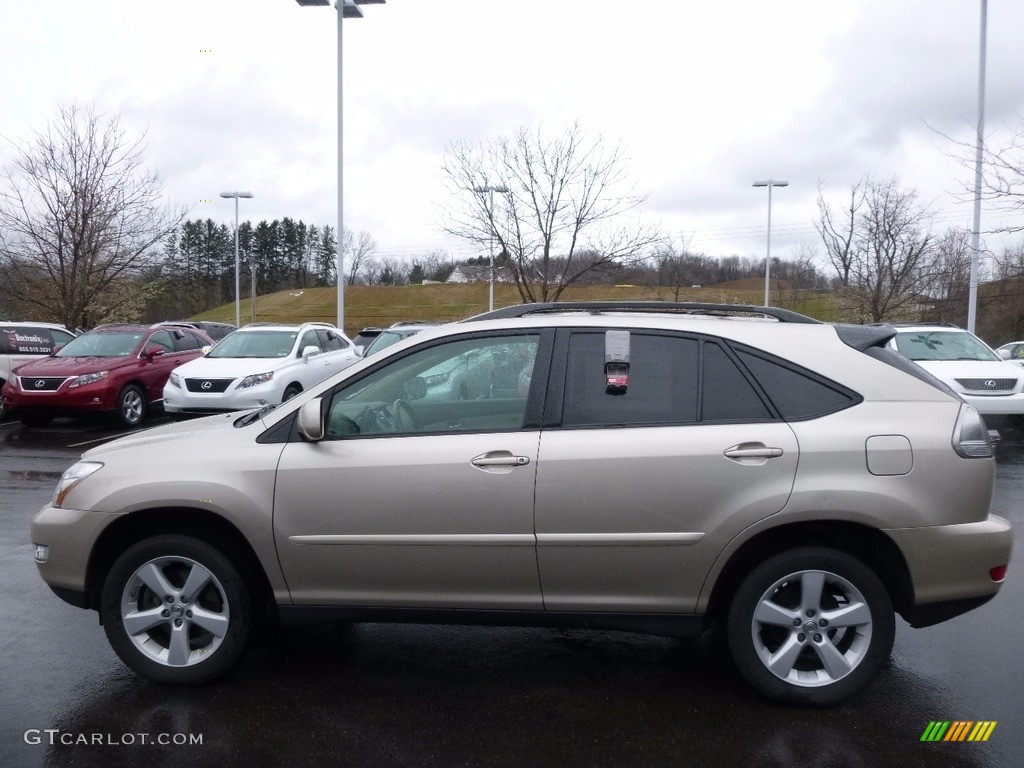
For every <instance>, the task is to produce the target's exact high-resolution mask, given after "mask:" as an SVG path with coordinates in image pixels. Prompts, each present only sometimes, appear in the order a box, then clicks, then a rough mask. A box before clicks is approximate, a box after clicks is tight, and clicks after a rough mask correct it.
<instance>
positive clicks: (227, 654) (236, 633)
mask: <svg viewBox="0 0 1024 768" xmlns="http://www.w3.org/2000/svg"><path fill="white" fill-rule="evenodd" d="M161 593H164V594H161ZM252 595H253V593H252V589H251V587H250V586H249V585H248V584H246V582H245V580H244V579H243V575H242V571H240V570H239V568H238V567H237V566H236V565H235V564H234V562H233V561H232V560H231V559H230V558H229V557H228V556H227V555H225V554H224V553H223V552H222V551H221V550H219V549H217V548H216V547H213V546H211V545H209V544H207V543H205V542H202V541H199V540H198V539H194V538H192V537H190V536H182V535H172V534H168V535H163V536H155V537H153V538H150V539H145V540H143V541H140V542H138V543H137V544H135V545H133V546H131V547H129V548H128V549H127V550H126V551H125V552H124V554H122V555H121V556H120V557H119V558H118V559H117V561H116V562H115V563H114V565H113V567H112V568H111V569H110V572H109V573H108V574H107V578H106V580H105V581H104V584H103V594H102V596H101V599H100V618H101V620H102V621H103V629H104V632H105V633H106V635H107V640H108V641H109V642H110V645H111V647H112V648H113V649H114V652H115V653H117V655H118V656H119V657H120V659H121V661H123V662H124V663H125V664H127V665H128V666H129V667H131V668H132V669H133V670H135V671H136V672H137V673H138V674H140V675H142V676H143V677H145V678H148V679H150V680H153V681H154V682H157V683H164V684H168V685H201V684H203V683H208V682H210V681H212V680H216V679H217V678H219V677H221V676H222V675H224V674H225V673H227V672H228V670H230V669H231V667H233V666H234V665H235V663H236V662H237V661H238V660H239V659H240V658H241V657H242V655H243V654H244V653H245V651H246V649H247V647H248V644H249V640H250V638H251V637H252V634H253V624H254V616H255V611H254V607H253V599H252ZM196 605H198V606H199V608H200V609H201V610H202V614H201V615H200V611H199V610H194V606H196Z"/></svg>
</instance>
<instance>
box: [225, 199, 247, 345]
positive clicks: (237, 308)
mask: <svg viewBox="0 0 1024 768" xmlns="http://www.w3.org/2000/svg"><path fill="white" fill-rule="evenodd" d="M220 196H221V197H233V198H235V326H236V327H238V326H241V324H242V305H241V297H240V293H241V290H240V287H239V282H238V198H240V197H245V198H249V197H252V192H221V193H220ZM254 298H255V297H254Z"/></svg>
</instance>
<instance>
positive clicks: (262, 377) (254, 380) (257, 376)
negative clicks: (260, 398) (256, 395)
mask: <svg viewBox="0 0 1024 768" xmlns="http://www.w3.org/2000/svg"><path fill="white" fill-rule="evenodd" d="M272 378H274V372H273V371H268V372H267V373H254V374H253V375H252V376H246V377H245V378H244V379H242V380H241V381H240V382H239V383H238V386H237V387H236V389H248V388H249V387H256V386H259V385H260V384H266V383H267V382H268V381H270V380H271V379H272Z"/></svg>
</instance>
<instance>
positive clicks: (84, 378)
mask: <svg viewBox="0 0 1024 768" xmlns="http://www.w3.org/2000/svg"><path fill="white" fill-rule="evenodd" d="M109 375H110V371H99V372H97V373H85V374H82V375H81V376H79V377H78V378H77V379H75V380H74V381H72V382H71V383H70V384H68V389H73V388H75V387H84V386H85V385H86V384H95V383H96V382H97V381H103V380H104V379H105V378H107V376H109Z"/></svg>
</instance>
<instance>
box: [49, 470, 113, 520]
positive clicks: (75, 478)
mask: <svg viewBox="0 0 1024 768" xmlns="http://www.w3.org/2000/svg"><path fill="white" fill-rule="evenodd" d="M102 466H103V464H101V463H100V462H98V461H80V462H78V463H77V464H75V465H73V466H71V467H69V468H68V469H67V471H66V472H64V474H63V475H61V478H60V481H59V482H58V483H57V488H56V489H55V490H54V492H53V500H52V501H51V502H50V503H51V505H52V506H54V507H58V508H60V507H62V506H64V499H65V498H66V497H67V495H68V494H69V493H71V489H72V488H74V487H75V486H76V485H78V484H79V483H80V482H82V481H83V480H85V478H87V477H89V475H91V474H92V473H93V472H95V471H96V470H97V469H99V468H100V467H102Z"/></svg>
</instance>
